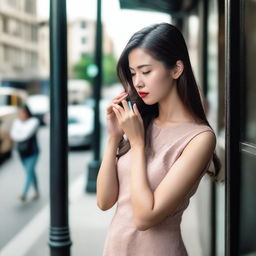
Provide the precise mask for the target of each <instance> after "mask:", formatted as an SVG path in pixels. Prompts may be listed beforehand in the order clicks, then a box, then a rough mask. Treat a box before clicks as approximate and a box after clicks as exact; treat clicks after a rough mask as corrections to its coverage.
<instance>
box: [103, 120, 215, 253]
mask: <svg viewBox="0 0 256 256" xmlns="http://www.w3.org/2000/svg"><path fill="white" fill-rule="evenodd" d="M205 131H212V129H211V128H210V127H209V126H207V125H202V124H196V123H183V124H176V125H172V126H168V127H159V126H157V125H156V124H155V123H153V125H152V129H151V134H150V136H151V151H150V152H152V153H150V154H148V153H146V161H147V164H146V166H147V175H148V180H149V184H150V187H151V189H152V191H154V190H155V189H156V188H157V186H158V185H159V184H160V182H161V181H162V179H163V178H164V177H165V175H166V174H167V172H168V171H170V168H171V167H172V165H173V164H174V162H175V161H176V160H177V159H178V158H179V156H180V155H181V153H182V151H183V150H184V148H185V147H186V145H187V144H188V143H189V142H190V141H191V139H193V138H194V137H195V136H196V135H198V134H200V133H202V132H205ZM212 132H213V131H212ZM210 162H211V161H210ZM210 162H209V163H208V164H207V166H206V167H205V169H204V170H203V171H202V173H201V175H200V177H199V178H198V180H197V182H196V183H195V184H194V185H193V187H192V188H191V189H190V191H189V192H188V193H187V195H186V197H185V198H184V200H183V201H182V203H181V204H180V205H179V206H178V207H177V209H176V210H175V212H174V213H172V214H170V215H169V216H168V217H167V218H166V219H165V220H164V221H162V222H161V223H160V224H157V225H155V226H153V227H151V228H150V229H148V230H146V231H140V230H138V229H136V226H135V224H134V221H133V210H132V204H131V198H130V197H131V195H130V166H131V165H130V163H131V156H130V151H128V152H127V153H126V154H125V155H123V156H121V157H120V158H119V160H118V162H117V174H118V181H119V196H118V201H117V207H116V212H115V215H114V217H113V219H112V222H111V224H110V227H109V229H108V233H107V237H106V241H105V246H104V252H103V255H104V256H143V255H147V256H186V255H188V254H187V251H186V248H185V246H184V243H183V240H182V237H181V230H180V223H181V218H182V214H183V212H184V210H185V209H186V208H187V207H188V205H189V200H190V198H191V197H192V196H193V195H194V193H195V192H196V190H197V187H198V185H199V182H200V180H201V178H202V176H203V175H204V174H205V172H206V171H207V170H208V167H209V165H210Z"/></svg>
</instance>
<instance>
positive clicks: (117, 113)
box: [112, 107, 122, 123]
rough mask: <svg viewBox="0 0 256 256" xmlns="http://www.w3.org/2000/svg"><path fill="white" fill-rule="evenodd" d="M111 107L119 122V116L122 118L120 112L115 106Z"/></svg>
mask: <svg viewBox="0 0 256 256" xmlns="http://www.w3.org/2000/svg"><path fill="white" fill-rule="evenodd" d="M112 109H113V111H114V113H115V115H116V118H117V120H118V122H119V123H120V121H121V118H122V117H121V114H120V113H119V111H118V110H117V109H116V108H115V107H113V108H112Z"/></svg>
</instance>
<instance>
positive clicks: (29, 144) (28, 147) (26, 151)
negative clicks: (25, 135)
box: [17, 136, 34, 157]
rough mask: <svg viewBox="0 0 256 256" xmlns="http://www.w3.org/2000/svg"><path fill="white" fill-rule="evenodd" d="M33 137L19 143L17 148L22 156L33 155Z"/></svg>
mask: <svg viewBox="0 0 256 256" xmlns="http://www.w3.org/2000/svg"><path fill="white" fill-rule="evenodd" d="M33 137H34V136H32V137H31V138H29V139H28V140H24V141H21V142H18V143H17V150H18V152H19V153H20V155H21V156H22V157H27V156H30V155H33V153H34V142H33Z"/></svg>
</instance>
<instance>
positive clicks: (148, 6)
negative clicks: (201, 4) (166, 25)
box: [119, 0, 197, 17]
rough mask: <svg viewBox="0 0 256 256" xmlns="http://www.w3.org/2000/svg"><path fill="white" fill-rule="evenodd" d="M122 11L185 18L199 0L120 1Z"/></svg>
mask: <svg viewBox="0 0 256 256" xmlns="http://www.w3.org/2000/svg"><path fill="white" fill-rule="evenodd" d="M119 2H120V7H121V8H122V9H133V10H143V11H157V12H164V13H168V14H170V15H172V16H174V17H175V16H183V15H184V14H186V13H187V12H188V11H190V10H191V9H192V8H193V7H194V6H195V5H196V3H197V0H120V1H119Z"/></svg>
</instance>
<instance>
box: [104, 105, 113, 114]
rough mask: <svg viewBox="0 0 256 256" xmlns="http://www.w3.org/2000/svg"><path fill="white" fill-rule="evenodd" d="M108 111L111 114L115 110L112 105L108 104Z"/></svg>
mask: <svg viewBox="0 0 256 256" xmlns="http://www.w3.org/2000/svg"><path fill="white" fill-rule="evenodd" d="M106 111H107V114H111V113H112V112H113V109H112V105H108V106H107V109H106Z"/></svg>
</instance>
